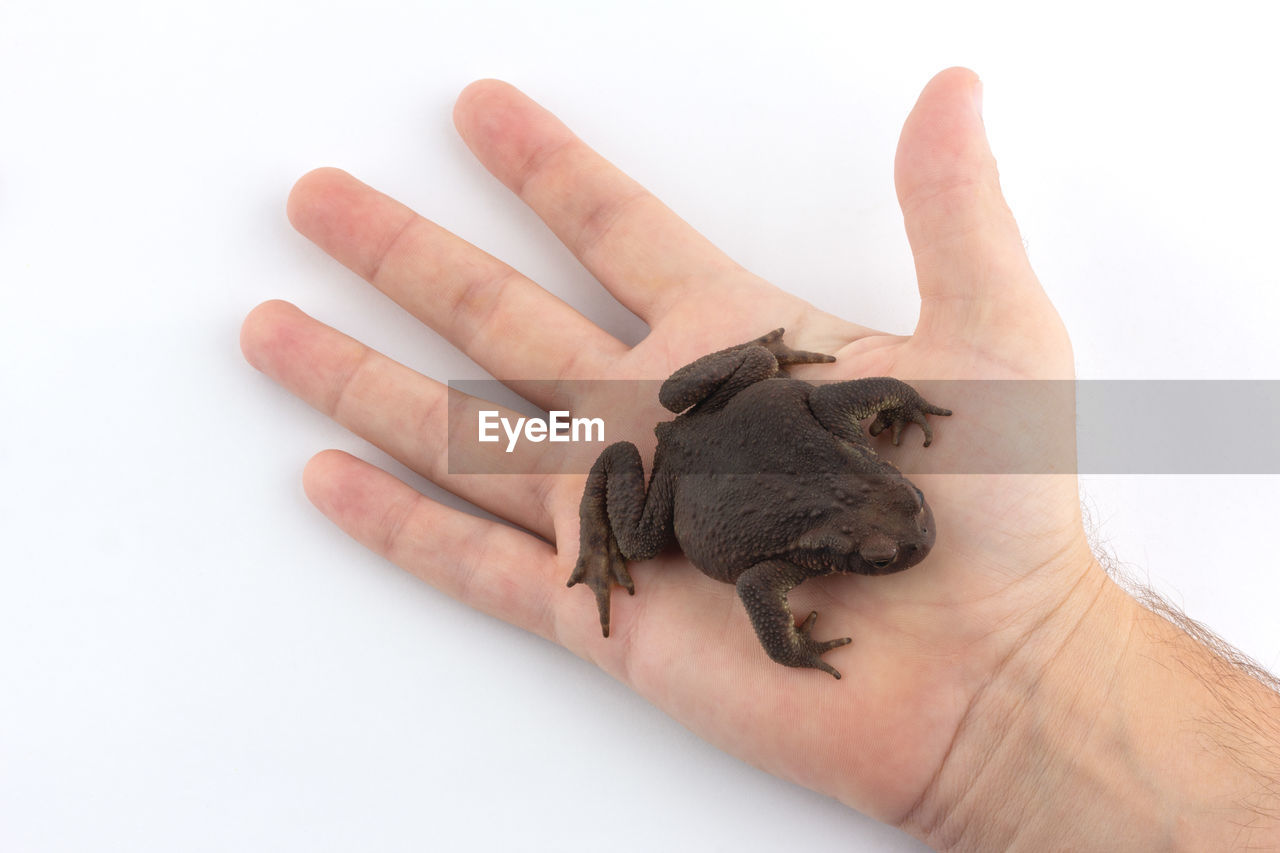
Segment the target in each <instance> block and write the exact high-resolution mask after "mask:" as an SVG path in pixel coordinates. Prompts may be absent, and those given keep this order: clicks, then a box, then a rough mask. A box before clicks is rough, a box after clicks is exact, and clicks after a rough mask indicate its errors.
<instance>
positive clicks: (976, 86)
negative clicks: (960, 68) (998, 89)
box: [973, 80, 982, 118]
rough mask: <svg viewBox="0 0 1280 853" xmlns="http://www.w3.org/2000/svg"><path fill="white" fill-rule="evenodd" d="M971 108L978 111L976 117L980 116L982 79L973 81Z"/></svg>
mask: <svg viewBox="0 0 1280 853" xmlns="http://www.w3.org/2000/svg"><path fill="white" fill-rule="evenodd" d="M973 108H974V109H975V110H977V111H978V118H982V81H981V80H975V81H973Z"/></svg>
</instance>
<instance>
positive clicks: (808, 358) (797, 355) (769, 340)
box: [746, 329, 836, 368]
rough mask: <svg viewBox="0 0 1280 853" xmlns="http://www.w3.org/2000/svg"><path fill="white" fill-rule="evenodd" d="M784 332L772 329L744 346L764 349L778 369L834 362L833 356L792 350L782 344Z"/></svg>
mask: <svg viewBox="0 0 1280 853" xmlns="http://www.w3.org/2000/svg"><path fill="white" fill-rule="evenodd" d="M784 331H785V330H784V329H774V330H773V331H772V332H769V333H768V334H767V335H761V336H760V337H758V338H756V339H755V340H754V341H751V343H749V344H746V346H751V345H752V344H759V345H760V346H762V347H764V348H765V349H767V350H768V351H769V352H771V353H773V357H774V360H776V361H777V362H778V367H780V368H787V367H790V366H791V365H793V364H829V363H831V362H833V361H835V360H836V357H835V356H834V355H827V354H826V353H822V352H808V351H806V350H797V349H792V348H791V347H789V346H787V345H786V344H785V343H783V342H782V333H783V332H784Z"/></svg>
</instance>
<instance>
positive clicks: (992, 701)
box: [906, 569, 1280, 851]
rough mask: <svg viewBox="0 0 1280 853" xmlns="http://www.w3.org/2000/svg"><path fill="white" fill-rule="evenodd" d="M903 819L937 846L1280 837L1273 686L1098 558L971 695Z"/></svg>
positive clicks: (1161, 844)
mask: <svg viewBox="0 0 1280 853" xmlns="http://www.w3.org/2000/svg"><path fill="white" fill-rule="evenodd" d="M906 828H907V829H908V830H909V831H912V832H913V833H915V834H917V835H919V836H920V837H922V838H924V839H925V840H927V841H928V842H929V843H931V844H932V845H934V846H935V847H937V848H938V849H941V850H951V849H955V850H1006V849H1011V850H1143V851H1146V850H1196V851H1203V850H1232V849H1280V695H1278V694H1277V693H1276V692H1275V691H1273V690H1272V689H1271V688H1270V687H1268V686H1267V685H1266V684H1264V683H1263V681H1262V680H1259V679H1258V678H1255V677H1253V675H1251V674H1250V673H1249V672H1248V670H1247V669H1246V668H1242V667H1241V666H1240V665H1238V664H1237V663H1235V662H1232V661H1230V660H1228V659H1227V658H1226V657H1224V656H1223V655H1221V654H1218V653H1215V651H1214V650H1212V649H1211V648H1210V647H1209V645H1208V644H1207V643H1206V642H1204V641H1203V638H1202V639H1196V638H1194V637H1192V636H1191V635H1190V634H1189V633H1187V632H1186V631H1184V630H1183V629H1181V628H1179V627H1177V626H1175V625H1173V624H1171V623H1170V622H1169V621H1167V620H1166V619H1165V618H1162V617H1161V616H1159V615H1157V614H1155V613H1153V612H1151V611H1150V610H1148V609H1146V608H1144V607H1143V606H1141V605H1140V604H1139V603H1138V602H1137V601H1135V600H1134V599H1133V598H1132V597H1131V596H1129V595H1128V594H1127V593H1125V592H1124V591H1123V590H1121V589H1120V588H1119V587H1118V586H1116V585H1115V584H1114V583H1113V582H1112V581H1110V580H1109V579H1108V578H1107V577H1106V576H1105V574H1104V573H1103V572H1102V570H1101V569H1097V570H1096V571H1094V572H1090V573H1088V574H1087V575H1086V576H1085V577H1084V579H1083V580H1082V582H1081V583H1080V584H1079V585H1078V586H1077V588H1076V589H1075V590H1074V591H1073V593H1072V596H1071V597H1070V599H1069V600H1068V601H1066V602H1064V604H1063V606H1062V607H1060V608H1058V609H1057V610H1055V611H1054V613H1053V614H1051V615H1050V616H1049V617H1048V618H1047V619H1046V620H1045V621H1044V622H1043V623H1042V624H1041V625H1040V626H1038V627H1037V629H1036V630H1034V631H1032V632H1030V633H1029V634H1028V636H1027V638H1026V641H1025V642H1024V643H1022V644H1020V645H1019V646H1018V647H1017V648H1016V649H1015V650H1014V651H1013V653H1012V654H1011V655H1010V656H1009V658H1008V659H1007V660H1006V661H1005V662H1004V664H1003V665H1002V666H1001V667H1000V670H999V671H998V672H997V673H996V674H995V675H994V676H993V678H992V679H991V681H990V682H989V684H988V685H987V686H986V687H984V688H983V689H982V691H981V692H980V693H979V694H978V696H977V697H976V698H975V700H974V702H973V704H972V706H971V707H970V709H969V713H968V715H967V717H966V720H965V722H964V723H963V724H962V727H961V731H960V732H959V733H958V734H957V736H956V740H955V743H954V744H953V746H952V750H951V751H950V753H949V755H948V757H947V760H946V762H945V763H944V765H943V767H942V769H941V771H940V772H939V774H938V777H937V779H936V780H935V782H934V784H933V785H932V786H931V787H930V790H929V792H928V793H927V794H926V797H925V798H924V799H922V801H921V803H920V804H919V806H918V808H917V809H916V810H915V811H914V812H913V814H912V815H911V816H910V817H909V820H908V822H907V826H906Z"/></svg>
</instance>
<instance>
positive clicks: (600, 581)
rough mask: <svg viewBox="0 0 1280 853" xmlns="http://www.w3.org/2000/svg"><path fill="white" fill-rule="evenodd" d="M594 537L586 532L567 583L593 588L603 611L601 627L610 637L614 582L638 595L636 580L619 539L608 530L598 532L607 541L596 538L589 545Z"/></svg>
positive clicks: (599, 607) (597, 606)
mask: <svg viewBox="0 0 1280 853" xmlns="http://www.w3.org/2000/svg"><path fill="white" fill-rule="evenodd" d="M589 538H594V536H593V535H592V534H588V533H584V534H583V540H584V542H583V545H584V547H581V548H580V549H579V551H578V562H577V563H576V564H575V565H574V567H573V573H572V574H571V575H569V583H568V584H567V585H568V586H573V585H574V584H579V583H584V584H586V585H587V586H589V587H591V591H592V592H593V593H595V596H596V608H597V609H598V610H599V611H600V630H601V631H602V632H603V633H604V635H605V636H606V637H607V636H609V595H610V591H611V590H612V588H613V584H615V583H616V584H619V585H620V586H623V587H625V588H626V590H627V592H629V593H630V594H632V595H635V594H636V585H635V582H633V581H632V580H631V572H629V571H627V561H626V559H625V558H624V557H623V556H622V552H621V551H619V550H618V540H617V539H615V538H614V537H613V534H612V533H611V532H609V531H608V530H607V529H606V530H603V531H599V538H600V539H602V540H604V541H593V542H591V544H590V547H586V541H587V540H588V539H589Z"/></svg>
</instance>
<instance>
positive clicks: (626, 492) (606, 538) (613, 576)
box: [569, 441, 673, 637]
mask: <svg viewBox="0 0 1280 853" xmlns="http://www.w3.org/2000/svg"><path fill="white" fill-rule="evenodd" d="M672 503H673V496H672V489H671V481H670V479H669V478H668V476H667V475H666V473H665V471H663V469H662V466H661V458H660V457H659V458H656V459H655V460H654V475H653V479H652V482H651V483H650V484H649V491H648V493H647V494H646V493H645V488H644V463H643V462H641V461H640V451H639V450H637V449H636V446H635V445H634V444H632V443H631V442H629V441H620V442H618V443H617V444H611V445H609V446H608V447H606V448H605V449H604V452H603V453H601V454H600V457H599V458H598V459H596V462H595V464H594V465H592V466H591V473H590V474H588V475H587V487H586V488H585V489H584V490H583V492H582V503H581V504H580V505H579V507H578V519H579V524H580V527H579V533H578V562H577V563H576V564H575V565H574V567H573V574H571V575H570V576H569V586H573V585H574V584H577V583H584V584H586V585H587V586H589V587H591V591H592V592H594V593H595V596H596V608H597V609H598V610H599V611H600V630H601V631H602V632H603V633H604V635H605V636H606V637H607V636H609V597H610V592H611V591H612V588H613V584H615V583H617V584H620V585H621V586H622V587H624V588H625V589H626V590H627V592H629V593H631V594H632V595H634V594H635V591H636V588H635V584H634V583H632V581H631V573H630V572H628V571H627V560H647V559H649V558H650V557H652V556H654V555H655V554H657V553H658V552H659V551H661V550H662V548H663V546H665V545H666V544H667V542H668V540H669V539H670V538H671V507H672Z"/></svg>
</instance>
